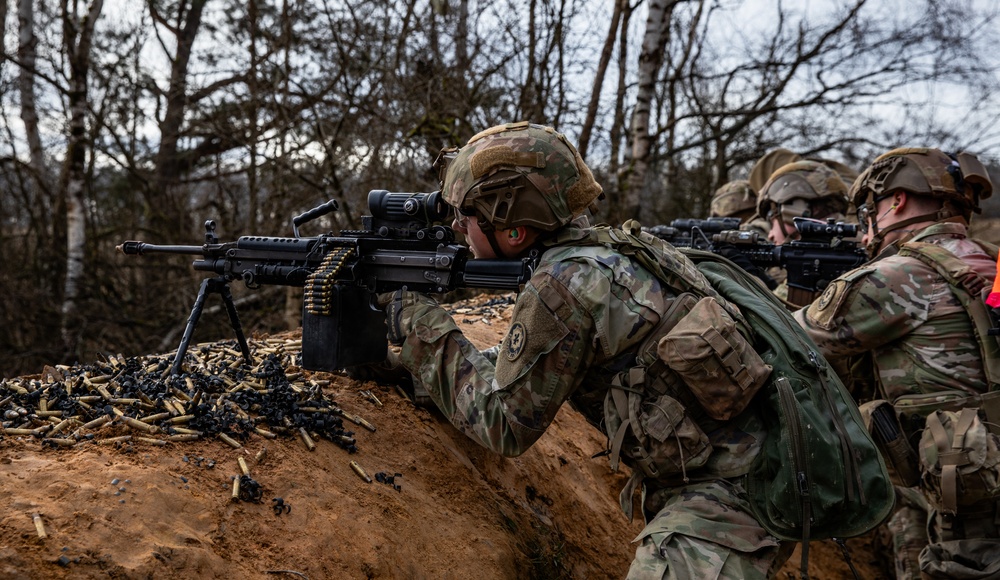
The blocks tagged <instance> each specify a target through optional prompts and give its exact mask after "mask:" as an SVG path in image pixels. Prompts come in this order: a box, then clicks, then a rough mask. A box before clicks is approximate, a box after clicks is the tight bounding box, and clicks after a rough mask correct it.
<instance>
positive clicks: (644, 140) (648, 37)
mask: <svg viewBox="0 0 1000 580" xmlns="http://www.w3.org/2000/svg"><path fill="white" fill-rule="evenodd" d="M678 1H680V0H652V1H651V2H650V3H649V16H648V18H647V19H646V32H645V34H644V35H643V40H642V50H641V51H640V53H639V71H638V81H637V85H638V86H637V91H636V98H635V110H634V111H633V112H632V126H631V134H632V164H631V166H630V167H629V174H628V181H627V183H626V184H625V188H624V199H623V209H624V211H625V216H626V217H627V218H638V217H639V210H640V203H641V199H642V193H643V190H644V189H645V187H646V173H647V170H648V168H649V152H650V149H651V141H652V139H651V137H650V133H649V119H650V116H651V115H650V111H651V108H652V102H653V96H654V94H655V92H656V77H657V75H658V73H659V71H660V65H662V64H663V50H664V48H665V47H666V44H667V40H668V39H669V36H670V17H671V14H672V13H673V8H674V6H676V5H677V2H678Z"/></svg>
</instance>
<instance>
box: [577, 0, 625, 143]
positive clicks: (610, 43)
mask: <svg viewBox="0 0 1000 580" xmlns="http://www.w3.org/2000/svg"><path fill="white" fill-rule="evenodd" d="M628 1H629V0H617V1H616V2H615V8H614V12H612V14H611V26H609V27H608V36H607V37H605V39H604V48H602V49H601V59H600V61H599V62H598V63H597V74H596V75H594V86H593V88H592V89H591V91H590V102H589V103H588V104H587V117H586V118H585V119H584V121H583V128H582V129H580V144H579V145H580V146H579V147H577V149H578V150H579V151H580V156H581V157H583V158H584V159H586V158H587V150H588V149H589V148H590V134H591V133H592V132H593V130H594V120H595V119H596V118H597V106H598V104H599V103H600V101H601V89H602V88H603V87H604V75H605V74H606V73H607V72H608V63H610V62H611V53H612V52H614V49H615V38H617V36H618V23H619V22H621V19H622V4H627V3H628Z"/></svg>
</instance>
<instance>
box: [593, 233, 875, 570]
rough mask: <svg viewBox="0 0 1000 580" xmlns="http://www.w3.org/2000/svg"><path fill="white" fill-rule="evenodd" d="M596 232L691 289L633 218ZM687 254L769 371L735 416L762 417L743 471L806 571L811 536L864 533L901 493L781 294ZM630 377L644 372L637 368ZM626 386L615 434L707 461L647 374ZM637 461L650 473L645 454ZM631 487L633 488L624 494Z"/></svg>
mask: <svg viewBox="0 0 1000 580" xmlns="http://www.w3.org/2000/svg"><path fill="white" fill-rule="evenodd" d="M595 229H596V230H600V231H598V232H597V233H595V234H594V237H595V238H596V239H597V240H598V241H600V242H603V243H607V244H610V245H612V246H614V247H616V248H617V249H618V250H619V251H622V252H623V253H626V254H629V255H632V256H634V257H635V258H636V259H637V260H638V261H639V262H640V263H642V264H643V266H644V267H646V268H647V269H648V270H649V271H651V272H653V273H654V274H655V275H656V276H657V277H658V278H660V279H661V280H662V281H664V282H665V283H667V284H668V285H669V286H671V287H673V288H678V286H680V289H681V290H682V291H690V290H692V288H690V287H688V286H685V284H684V283H685V281H686V278H687V277H686V276H680V277H679V276H677V275H676V272H670V270H671V269H672V268H681V269H683V268H684V267H685V266H683V265H682V264H680V263H671V260H672V258H671V257H670V256H669V255H666V256H664V255H663V254H664V251H663V248H660V247H657V246H656V244H657V240H655V239H654V238H652V237H650V236H648V234H644V233H641V232H640V230H639V227H638V225H637V224H635V223H634V222H632V223H628V222H627V223H626V224H625V226H623V230H624V231H622V230H611V229H610V228H606V227H605V228H595ZM578 243H579V242H578ZM671 249H673V248H671ZM682 252H683V254H684V255H686V256H687V257H688V258H689V259H690V260H691V261H692V262H693V263H694V265H695V266H696V268H697V270H698V271H699V272H700V273H701V274H702V275H703V276H704V277H705V279H707V280H708V282H709V284H710V286H711V289H710V290H709V292H710V293H711V294H717V295H718V298H719V301H720V304H721V305H722V307H723V308H722V309H721V310H722V311H724V312H728V313H730V314H732V317H733V318H734V319H735V321H736V327H737V328H739V329H740V330H741V334H743V333H745V335H746V339H747V340H748V341H749V342H750V343H751V345H752V348H753V351H754V353H755V355H757V356H758V357H759V359H760V360H762V361H763V363H764V365H765V366H767V367H769V369H770V372H769V373H767V374H766V376H765V378H764V380H763V384H760V385H756V386H754V387H753V389H754V390H755V393H754V394H752V399H751V400H750V401H749V406H748V408H747V410H746V411H745V412H742V413H741V414H740V415H738V416H736V417H733V418H732V421H734V422H740V421H744V420H746V417H748V416H750V415H752V414H756V415H757V416H759V417H760V423H762V424H763V425H765V426H766V428H765V432H766V435H765V437H764V441H763V444H762V447H761V449H760V451H759V452H758V453H757V454H756V456H755V457H754V458H753V459H752V462H751V463H750V464H749V465H748V466H746V469H745V470H744V471H743V473H744V474H745V475H744V477H745V482H746V489H747V492H748V495H749V498H748V499H749V501H750V504H751V506H752V509H753V512H754V515H755V516H756V518H757V519H758V521H759V522H760V523H761V525H762V526H763V527H764V528H765V529H766V530H767V531H768V532H769V533H771V534H772V535H774V536H776V537H778V538H780V539H783V540H790V541H800V542H802V544H803V549H802V574H803V576H805V575H806V569H807V562H808V542H809V540H811V539H825V538H838V539H841V538H848V537H853V536H858V535H861V534H864V533H866V532H868V531H870V530H872V529H873V528H875V527H876V526H878V525H879V524H880V523H881V522H882V521H884V520H885V519H886V518H887V517H888V516H889V514H890V513H891V511H892V508H893V505H894V501H895V494H894V490H893V487H892V484H891V482H890V480H889V475H888V472H887V470H886V466H885V463H884V462H883V459H882V457H881V456H880V454H879V452H878V450H877V448H876V447H875V444H874V442H873V441H872V439H871V436H870V435H869V433H868V431H867V429H866V428H865V426H864V424H863V422H862V419H861V416H860V414H859V412H858V408H857V405H856V404H855V402H854V401H853V399H852V398H851V396H850V395H849V394H848V392H847V390H846V389H845V388H844V385H843V383H842V382H841V381H840V379H839V378H838V377H837V375H836V374H835V373H834V372H833V371H832V369H831V368H830V367H829V365H828V364H827V362H826V360H825V359H824V358H823V357H822V356H821V355H820V354H819V352H818V348H817V347H816V345H815V344H814V343H813V342H812V340H811V339H809V337H808V336H807V335H806V334H805V331H804V330H803V329H802V328H801V327H800V326H799V325H798V323H796V322H795V320H794V319H793V318H792V317H791V315H790V314H789V312H788V310H787V309H786V308H785V307H784V306H783V305H782V303H781V302H780V300H778V299H777V298H776V297H775V296H774V295H773V294H771V293H770V292H769V291H768V290H767V289H766V288H765V287H764V286H763V285H762V284H761V283H760V282H758V281H757V280H756V279H755V278H752V277H751V276H750V275H748V274H746V273H745V272H744V271H743V270H742V269H741V268H740V267H739V266H737V265H735V264H733V263H732V262H730V261H729V260H727V259H725V258H723V257H721V256H717V255H715V254H712V253H710V252H704V251H699V250H693V249H683V250H682ZM678 278H681V279H680V280H678ZM679 281H680V282H681V283H680V284H678V282H679ZM698 294H702V295H704V294H703V293H700V292H699V293H698ZM733 306H735V307H736V309H735V312H734V311H733ZM681 321H683V318H682V319H681ZM677 324H678V325H682V322H678V323H677ZM675 328H676V326H675ZM713 341H714V342H715V343H719V341H718V340H717V339H708V342H713ZM662 342H663V341H662V340H661V344H662ZM661 350H662V349H661ZM721 350H722V354H723V356H722V359H721V360H719V358H718V357H716V360H715V362H714V363H713V365H714V366H716V367H717V366H718V364H717V363H719V362H721V363H722V366H727V365H730V361H729V359H731V358H733V357H734V356H735V355H734V353H735V351H736V350H738V349H735V348H729V347H726V346H723V347H722V349H721ZM660 354H661V356H662V354H663V353H662V352H660ZM735 366H736V367H737V368H738V367H740V366H746V365H741V364H738V365H735ZM715 370H716V369H715V368H712V369H708V372H709V373H712V372H715ZM629 374H631V375H645V374H647V373H646V369H644V368H643V367H638V368H634V369H631V370H630V371H629ZM649 374H653V373H649ZM736 374H737V375H738V373H736ZM639 378H640V379H642V378H643V377H639ZM753 380H754V379H753V378H750V377H748V378H747V381H746V382H745V384H747V385H751V384H752V383H753ZM629 383H630V385H623V386H621V387H620V388H617V389H616V388H614V387H613V388H612V389H611V391H610V395H615V396H617V397H619V398H622V397H625V398H626V399H627V404H623V405H621V406H620V407H621V408H625V409H629V410H630V411H629V414H628V415H627V416H625V415H624V414H623V413H620V414H619V415H622V416H621V417H619V419H620V420H619V421H618V423H619V425H610V424H609V425H606V428H608V429H609V431H608V432H609V435H612V433H614V434H615V435H616V436H614V437H613V439H619V438H622V435H621V432H622V431H623V429H622V428H621V425H624V426H625V427H629V428H630V429H631V430H632V431H633V432H634V433H635V436H634V437H631V442H632V443H633V444H644V443H661V444H662V443H669V444H670V445H671V447H667V449H668V450H670V449H671V448H672V447H678V448H680V449H682V450H686V451H687V454H686V455H685V454H683V453H681V454H679V457H680V458H681V459H682V460H683V461H682V462H681V469H683V468H684V465H685V462H686V463H687V468H688V469H692V468H697V467H699V466H700V465H702V464H703V463H704V462H705V460H706V458H707V454H706V453H705V452H704V451H703V445H704V441H702V440H701V438H699V437H697V436H691V434H690V427H691V425H690V424H689V423H687V422H685V421H684V420H683V413H682V412H680V411H677V410H676V409H673V410H671V409H670V408H666V407H663V406H662V405H659V406H658V401H659V400H660V399H662V398H663V397H662V394H660V393H657V392H656V389H655V386H654V388H652V389H650V387H649V385H648V383H650V381H648V380H645V381H644V380H637V381H629ZM631 384H635V385H640V388H644V389H646V390H645V391H643V390H639V389H636V388H635V387H632V386H631ZM617 391H621V393H618V392H617ZM610 395H609V396H610ZM682 402H683V403H684V404H685V405H686V406H689V407H691V406H695V405H698V404H699V403H698V402H697V399H696V398H695V397H691V398H690V399H689V400H685V401H682ZM738 408H739V407H737V409H738ZM654 410H655V411H656V413H653V412H652V411H654ZM606 417H607V413H606ZM654 419H655V420H654ZM616 430H617V432H616ZM672 441H676V445H674V444H673V443H672ZM614 445H615V441H614V440H613V441H612V447H614ZM637 455H639V457H640V459H642V456H641V454H637V453H636V452H635V450H633V452H632V454H631V455H630V457H631V458H633V462H636V461H635V458H636V456H637ZM661 455H663V454H662V453H661ZM645 458H646V460H647V463H648V461H649V460H653V459H657V455H656V453H646V454H645ZM613 461H614V459H613ZM638 463H639V467H641V468H643V471H647V470H646V466H644V465H643V462H642V461H641V460H640V461H638ZM647 475H648V473H647ZM736 475H742V474H736ZM686 477H687V475H686V474H685V479H686ZM634 479H635V477H633V480H634ZM630 484H632V485H634V482H630ZM629 491H630V490H628V489H626V490H625V492H623V497H624V496H625V495H626V492H629ZM623 507H625V501H624V499H623Z"/></svg>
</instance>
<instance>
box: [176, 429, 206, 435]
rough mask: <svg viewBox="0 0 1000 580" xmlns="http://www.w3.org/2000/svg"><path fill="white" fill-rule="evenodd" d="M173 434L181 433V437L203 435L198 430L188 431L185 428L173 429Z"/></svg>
mask: <svg viewBox="0 0 1000 580" xmlns="http://www.w3.org/2000/svg"><path fill="white" fill-rule="evenodd" d="M170 432H171V433H180V434H181V435H201V434H202V432H201V431H198V430H196V429H187V428H185V427H171V428H170Z"/></svg>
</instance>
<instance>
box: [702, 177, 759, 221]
mask: <svg viewBox="0 0 1000 580" xmlns="http://www.w3.org/2000/svg"><path fill="white" fill-rule="evenodd" d="M756 209H757V194H756V193H754V191H753V189H751V188H750V182H749V181H747V180H746V179H737V180H734V181H730V182H729V183H726V184H724V185H723V186H722V187H720V188H719V189H716V190H715V193H714V194H713V195H712V203H711V205H710V206H709V214H708V215H709V217H738V218H741V219H745V218H747V217H750V216H751V215H752V214H753V212H754V211H755V210H756Z"/></svg>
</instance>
